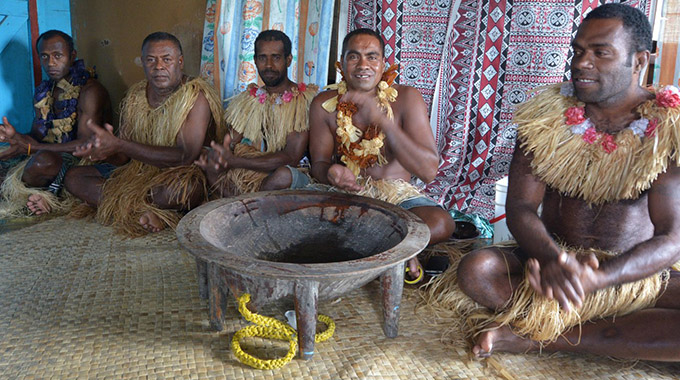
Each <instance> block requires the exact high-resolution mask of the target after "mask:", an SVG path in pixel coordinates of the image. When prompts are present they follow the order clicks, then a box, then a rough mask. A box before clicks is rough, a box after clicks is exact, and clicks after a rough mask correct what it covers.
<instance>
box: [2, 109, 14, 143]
mask: <svg viewBox="0 0 680 380" xmlns="http://www.w3.org/2000/svg"><path fill="white" fill-rule="evenodd" d="M16 135H17V131H16V129H15V128H14V126H13V125H12V124H10V123H9V121H8V120H7V117H5V116H3V117H2V124H0V142H6V143H10V144H13V143H14V139H15V137H16Z"/></svg>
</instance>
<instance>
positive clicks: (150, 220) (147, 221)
mask: <svg viewBox="0 0 680 380" xmlns="http://www.w3.org/2000/svg"><path fill="white" fill-rule="evenodd" d="M139 224H141V225H142V227H143V228H144V229H145V230H147V231H149V232H158V231H160V230H162V229H164V228H165V227H166V226H165V223H163V221H162V220H161V219H160V218H159V217H158V215H156V214H154V213H153V212H151V211H147V212H145V213H144V214H142V216H141V217H140V218H139Z"/></svg>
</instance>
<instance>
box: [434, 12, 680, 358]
mask: <svg viewBox="0 0 680 380" xmlns="http://www.w3.org/2000/svg"><path fill="white" fill-rule="evenodd" d="M651 36H652V34H651V26H650V25H649V22H648V21H647V18H646V17H645V15H644V14H643V13H642V12H640V11H639V10H637V9H635V8H632V7H629V6H627V5H622V4H607V5H603V6H601V7H599V8H597V9H595V10H593V11H592V12H591V13H589V14H588V16H587V17H586V18H585V19H584V21H583V23H582V24H581V25H580V27H579V28H578V32H577V34H576V36H575V38H574V39H573V41H572V47H573V51H574V55H573V58H572V62H571V77H572V82H571V83H565V84H561V85H555V86H552V87H551V88H548V89H547V90H545V91H544V92H542V93H541V94H539V95H537V96H536V97H535V98H533V99H532V100H530V101H528V102H527V103H526V104H524V105H523V106H521V107H520V108H519V109H518V110H517V112H516V114H515V122H516V124H517V132H518V142H517V147H516V150H515V153H514V156H513V160H512V164H511V167H510V178H509V179H510V183H509V185H510V186H509V189H508V200H507V205H506V212H507V218H508V227H509V229H510V231H511V232H512V234H513V236H514V237H515V239H516V243H517V244H516V245H514V246H509V245H508V244H506V245H505V246H502V247H500V246H499V247H488V248H486V249H481V250H477V251H474V252H472V253H470V254H468V255H466V256H464V257H463V259H462V260H461V262H460V264H459V266H458V270H457V272H456V271H451V273H447V274H446V275H445V276H444V277H442V278H440V281H442V284H447V285H452V284H453V283H454V281H455V280H456V278H455V277H456V275H457V285H458V287H459V289H457V288H456V287H455V286H451V287H450V288H449V290H450V291H452V292H458V293H457V294H459V295H460V292H459V290H462V292H463V293H465V294H464V295H462V297H464V298H459V299H458V301H457V302H456V301H452V302H456V303H457V305H458V309H457V310H458V311H460V312H461V313H462V316H463V317H464V318H465V320H464V321H463V323H462V324H463V325H466V326H474V327H473V328H472V331H466V333H467V336H468V338H471V339H473V340H474V346H473V349H472V351H473V353H474V354H475V355H476V356H477V357H486V356H489V355H490V354H491V353H492V352H493V351H509V352H527V351H538V350H541V349H542V350H543V351H550V352H552V351H572V352H585V353H591V354H598V355H606V356H613V357H619V358H626V359H643V360H658V361H678V360H680V332H679V331H680V329H678V328H676V327H680V274H679V273H678V272H676V271H674V270H673V269H670V268H671V267H672V266H673V265H674V264H675V263H677V262H678V261H679V260H680V168H679V167H678V166H679V165H680V155H679V154H678V150H679V149H680V131H679V130H678V129H679V127H680V125H678V120H679V119H680V92H678V89H677V88H674V87H666V88H664V89H656V90H654V89H647V88H643V87H640V86H639V84H638V83H639V80H640V77H641V73H642V72H644V68H645V67H646V66H647V64H648V60H649V54H650V53H649V50H650V49H651V46H652V40H651ZM541 203H542V204H543V211H542V213H541V214H540V216H539V213H538V209H539V205H540V204H541ZM465 295H467V296H469V298H467V297H466V296H465ZM449 296H450V295H449ZM452 298H453V297H450V298H448V299H449V300H452ZM465 299H467V301H465ZM470 299H472V300H474V301H475V302H476V303H475V302H470V301H469V300H470ZM464 301H465V302H467V306H466V307H464V308H463V307H461V305H463V304H464ZM581 324H582V325H581Z"/></svg>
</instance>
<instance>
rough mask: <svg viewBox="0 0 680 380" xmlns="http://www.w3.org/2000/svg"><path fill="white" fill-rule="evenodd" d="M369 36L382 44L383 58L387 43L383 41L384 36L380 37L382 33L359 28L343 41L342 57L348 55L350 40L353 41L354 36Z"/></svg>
mask: <svg viewBox="0 0 680 380" xmlns="http://www.w3.org/2000/svg"><path fill="white" fill-rule="evenodd" d="M362 34H363V35H368V36H372V37H374V38H375V39H377V40H378V41H379V42H380V49H381V53H382V55H383V57H384V56H385V41H383V39H382V36H380V33H378V32H376V31H375V30H373V29H368V28H359V29H354V30H353V31H351V32H349V33H348V34H347V35H346V36H345V38H344V39H343V40H342V56H343V57H344V56H345V53H347V47H348V45H349V40H351V39H352V37H354V36H358V35H362Z"/></svg>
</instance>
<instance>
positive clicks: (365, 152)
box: [322, 65, 399, 177]
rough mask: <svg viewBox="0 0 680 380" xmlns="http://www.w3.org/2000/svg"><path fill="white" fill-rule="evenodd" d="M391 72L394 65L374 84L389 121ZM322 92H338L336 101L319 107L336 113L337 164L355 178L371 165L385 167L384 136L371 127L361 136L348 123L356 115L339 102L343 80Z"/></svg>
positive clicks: (353, 109)
mask: <svg viewBox="0 0 680 380" xmlns="http://www.w3.org/2000/svg"><path fill="white" fill-rule="evenodd" d="M395 70H396V65H395V66H392V67H390V68H389V69H388V70H387V71H386V72H385V74H383V78H382V80H381V81H380V83H378V93H377V98H378V104H379V105H380V107H381V108H382V109H383V111H385V113H386V114H387V117H389V118H390V120H392V119H394V112H393V111H392V106H391V105H390V103H393V102H394V101H396V100H397V96H398V95H399V93H398V92H397V90H396V89H395V88H393V87H391V82H392V80H393V79H394V76H393V75H392V73H394V72H395ZM326 88H327V89H336V90H337V91H338V96H337V97H333V98H331V99H328V100H326V101H325V102H324V103H323V105H322V106H323V108H324V109H325V110H326V111H327V112H335V111H337V116H336V120H337V125H338V126H337V128H336V130H335V133H336V135H337V141H338V143H339V146H338V153H339V154H340V160H341V161H342V162H343V163H344V164H345V165H346V166H347V167H348V168H349V169H350V170H351V171H352V173H354V175H355V176H356V177H359V173H360V172H361V169H365V168H367V167H370V166H372V165H375V164H377V165H384V164H386V163H387V160H386V159H385V157H384V156H383V154H382V152H381V149H382V147H383V145H384V140H385V134H384V133H383V132H382V131H379V130H378V129H377V127H374V126H369V128H368V129H367V130H366V132H362V131H361V130H360V129H359V128H357V127H356V126H355V125H354V124H353V122H352V116H353V114H354V112H356V105H354V104H352V103H346V102H340V101H339V100H340V98H341V97H342V95H344V94H346V93H347V82H345V80H344V78H343V80H342V81H341V82H340V83H338V84H336V85H330V86H327V87H326Z"/></svg>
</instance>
